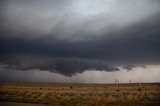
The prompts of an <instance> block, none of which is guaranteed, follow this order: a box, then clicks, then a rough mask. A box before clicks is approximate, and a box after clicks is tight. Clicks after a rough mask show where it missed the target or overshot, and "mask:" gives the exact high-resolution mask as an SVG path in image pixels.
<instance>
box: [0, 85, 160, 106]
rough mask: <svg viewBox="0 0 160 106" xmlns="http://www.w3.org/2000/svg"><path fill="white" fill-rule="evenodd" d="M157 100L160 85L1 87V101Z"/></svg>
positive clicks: (84, 102) (85, 102) (159, 101)
mask: <svg viewBox="0 0 160 106" xmlns="http://www.w3.org/2000/svg"><path fill="white" fill-rule="evenodd" d="M139 89H140V90H139ZM159 98H160V84H119V85H118V86H116V85H114V84H106V85H105V84H101V85H98V84H88V85H87V84H72V85H70V84H0V101H12V102H27V103H41V104H56V105H103V104H104V105H106V104H108V105H109V104H115V105H119V104H127V105H128V104H138V105H139V104H152V103H155V104H160V99H159Z"/></svg>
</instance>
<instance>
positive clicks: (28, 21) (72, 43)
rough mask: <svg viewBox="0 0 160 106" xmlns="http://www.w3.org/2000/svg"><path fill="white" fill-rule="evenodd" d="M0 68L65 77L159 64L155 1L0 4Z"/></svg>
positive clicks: (159, 9)
mask: <svg viewBox="0 0 160 106" xmlns="http://www.w3.org/2000/svg"><path fill="white" fill-rule="evenodd" d="M21 55H22V56H23V57H21ZM19 56H20V58H18V59H17V57H19ZM28 56H31V57H28ZM32 56H33V57H32ZM4 57H5V59H4ZM37 57H38V58H37ZM44 57H45V58H44ZM26 59H28V60H26ZM15 60H17V61H18V62H17V61H15ZM0 63H3V64H6V65H9V66H8V67H11V68H13V67H14V69H15V70H16V69H17V70H29V69H30V70H32V69H34V68H38V69H39V70H48V71H50V72H56V73H59V74H62V75H66V76H72V75H74V74H76V73H83V72H85V70H91V69H96V70H106V71H117V70H118V69H117V66H121V67H123V66H125V65H127V64H130V65H131V66H132V65H157V64H160V1H159V0H132V1H128V0H76V1H74V0H45V1H44V0H27V1H26V0H1V1H0ZM29 63H30V64H29ZM112 66H113V67H112ZM125 68H128V70H130V69H132V67H129V66H127V67H124V69H125Z"/></svg>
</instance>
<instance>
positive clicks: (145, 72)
mask: <svg viewBox="0 0 160 106" xmlns="http://www.w3.org/2000/svg"><path fill="white" fill-rule="evenodd" d="M4 67H5V66H4V65H3V66H2V64H1V65H0V69H1V71H0V82H19V81H22V82H59V83H114V82H115V78H116V79H118V80H119V82H120V83H128V82H129V81H131V82H132V83H139V82H160V78H159V74H160V66H159V65H148V66H146V67H145V68H144V67H136V68H133V70H132V71H127V70H126V69H123V68H122V67H119V69H120V71H113V72H106V71H97V70H86V71H84V72H83V73H77V74H75V75H73V76H72V77H67V76H64V75H62V74H58V73H51V72H49V71H45V70H43V71H42V70H39V69H31V70H28V71H21V70H16V69H14V70H8V69H6V68H4Z"/></svg>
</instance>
